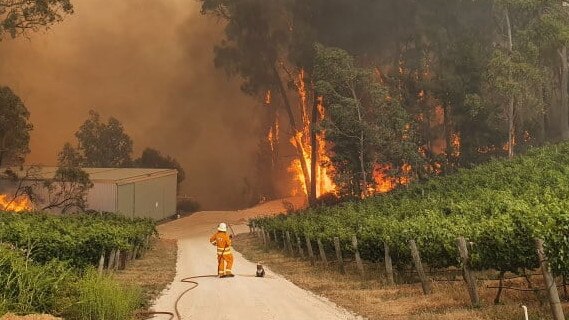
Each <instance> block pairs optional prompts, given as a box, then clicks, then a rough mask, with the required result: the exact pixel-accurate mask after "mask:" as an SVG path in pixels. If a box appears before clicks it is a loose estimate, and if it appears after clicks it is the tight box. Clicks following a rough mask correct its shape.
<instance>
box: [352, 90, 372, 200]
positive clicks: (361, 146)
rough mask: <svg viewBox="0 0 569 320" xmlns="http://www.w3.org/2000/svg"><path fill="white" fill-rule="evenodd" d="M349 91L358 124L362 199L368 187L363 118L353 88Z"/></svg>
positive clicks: (365, 195)
mask: <svg viewBox="0 0 569 320" xmlns="http://www.w3.org/2000/svg"><path fill="white" fill-rule="evenodd" d="M350 90H351V91H352V97H353V98H354V100H355V102H356V111H357V112H358V121H359V123H360V127H361V130H360V137H359V149H360V150H359V151H360V156H359V158H360V170H361V174H362V190H361V195H362V198H367V187H368V182H367V170H366V167H365V161H364V157H365V150H364V143H365V137H364V130H363V116H362V111H361V104H360V100H359V99H358V96H357V94H356V90H354V88H353V87H350Z"/></svg>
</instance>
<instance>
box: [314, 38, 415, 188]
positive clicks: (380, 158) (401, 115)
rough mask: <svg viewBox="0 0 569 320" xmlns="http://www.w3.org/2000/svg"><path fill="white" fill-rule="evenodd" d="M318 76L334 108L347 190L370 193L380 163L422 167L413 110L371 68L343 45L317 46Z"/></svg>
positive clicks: (340, 171)
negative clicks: (409, 111)
mask: <svg viewBox="0 0 569 320" xmlns="http://www.w3.org/2000/svg"><path fill="white" fill-rule="evenodd" d="M314 80H315V86H316V94H317V95H319V96H320V95H321V96H323V98H324V103H325V104H326V105H327V108H328V114H329V116H328V118H327V119H326V120H325V121H324V125H325V128H326V137H327V139H330V140H331V141H333V143H334V144H333V147H332V150H331V151H332V154H333V156H332V164H333V166H334V168H335V169H336V170H337V173H336V175H335V179H336V183H337V184H338V185H339V186H340V187H341V188H342V189H344V190H342V191H344V193H345V194H347V195H350V194H356V195H357V194H360V193H361V192H362V191H363V192H364V193H365V192H366V191H367V189H368V188H369V187H370V186H371V185H372V184H371V183H368V181H370V180H371V178H372V177H371V172H372V170H373V165H374V164H376V163H392V164H395V165H396V166H397V167H400V166H402V165H404V164H409V163H412V164H413V165H414V166H415V167H417V168H419V167H420V166H419V165H418V164H419V163H420V157H419V155H418V153H417V146H416V144H415V143H414V142H413V141H411V139H412V136H413V132H411V130H410V128H409V126H406V124H407V123H409V121H410V119H409V116H408V114H407V113H406V111H405V110H404V109H403V108H402V107H401V105H400V104H399V103H398V101H397V100H396V99H393V98H392V97H391V96H390V93H389V90H388V88H387V87H386V86H384V85H382V84H380V83H379V81H377V80H374V79H373V74H372V71H371V70H367V69H364V68H359V67H357V66H356V65H355V61H354V58H353V57H352V56H350V55H349V54H348V53H347V52H346V51H344V50H342V49H338V48H326V47H323V46H321V45H317V46H316V58H315V65H314ZM355 146H357V147H355ZM344 174H347V175H348V177H343V176H344ZM343 181H350V184H345V183H342V182H343ZM346 189H347V191H348V192H346ZM350 189H351V190H350ZM362 189H363V190H362Z"/></svg>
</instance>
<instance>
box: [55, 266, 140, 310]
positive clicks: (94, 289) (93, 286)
mask: <svg viewBox="0 0 569 320" xmlns="http://www.w3.org/2000/svg"><path fill="white" fill-rule="evenodd" d="M77 292H78V302H77V303H75V304H74V305H73V306H72V307H71V308H70V309H69V310H68V311H67V312H66V314H65V318H66V319H73V320H125V319H132V318H133V314H134V312H135V311H136V310H137V309H138V308H140V307H141V306H142V293H141V290H140V289H138V288H136V287H127V288H123V287H121V286H120V285H119V284H118V283H117V282H116V281H115V280H114V279H113V278H112V277H110V276H99V275H98V274H97V272H96V270H94V269H88V270H87V271H86V272H85V275H84V276H83V278H82V279H81V280H79V282H78V283H77Z"/></svg>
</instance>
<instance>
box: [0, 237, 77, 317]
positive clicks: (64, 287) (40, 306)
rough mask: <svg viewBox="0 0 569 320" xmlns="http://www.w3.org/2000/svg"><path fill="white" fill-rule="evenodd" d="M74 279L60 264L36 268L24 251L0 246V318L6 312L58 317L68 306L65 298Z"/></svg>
mask: <svg viewBox="0 0 569 320" xmlns="http://www.w3.org/2000/svg"><path fill="white" fill-rule="evenodd" d="M75 280H76V276H75V275H74V274H73V272H72V271H71V269H70V268H69V267H68V266H67V265H66V264H65V263H63V262H59V261H55V260H54V261H50V262H48V263H47V264H45V265H37V264H34V263H33V262H32V261H29V260H28V259H27V258H26V256H24V253H23V252H21V251H16V250H13V249H11V248H8V247H7V246H0V283H1V284H2V287H1V289H0V315H1V314H4V313H6V312H8V311H10V312H15V313H19V314H28V313H44V312H49V313H52V314H60V313H61V312H63V310H64V309H65V308H67V307H68V305H69V301H68V299H66V297H67V296H69V295H70V294H71V291H72V288H71V286H70V284H71V283H73V282H75Z"/></svg>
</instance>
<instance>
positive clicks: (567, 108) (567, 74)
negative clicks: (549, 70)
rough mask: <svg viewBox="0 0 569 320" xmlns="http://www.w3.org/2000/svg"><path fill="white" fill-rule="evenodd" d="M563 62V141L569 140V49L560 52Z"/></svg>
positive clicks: (560, 117)
mask: <svg viewBox="0 0 569 320" xmlns="http://www.w3.org/2000/svg"><path fill="white" fill-rule="evenodd" d="M558 53H559V58H560V60H561V70H560V72H561V74H560V77H561V79H560V81H559V82H560V88H559V92H560V94H561V101H560V103H559V119H558V121H559V128H558V130H559V132H558V134H559V138H560V139H562V140H567V139H569V92H568V91H567V90H569V88H568V86H569V84H568V81H569V63H568V62H567V47H566V46H563V47H562V48H561V49H559V50H558Z"/></svg>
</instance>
